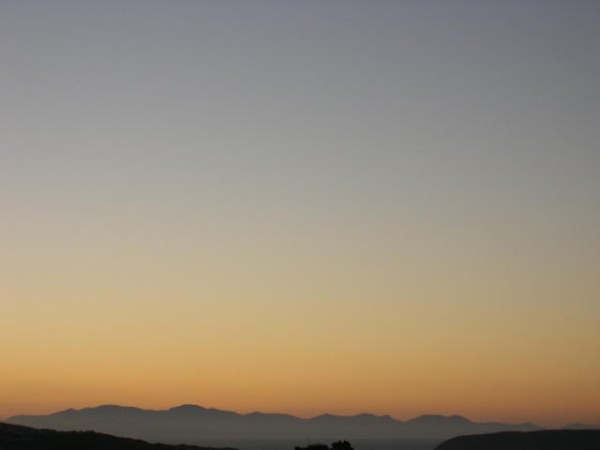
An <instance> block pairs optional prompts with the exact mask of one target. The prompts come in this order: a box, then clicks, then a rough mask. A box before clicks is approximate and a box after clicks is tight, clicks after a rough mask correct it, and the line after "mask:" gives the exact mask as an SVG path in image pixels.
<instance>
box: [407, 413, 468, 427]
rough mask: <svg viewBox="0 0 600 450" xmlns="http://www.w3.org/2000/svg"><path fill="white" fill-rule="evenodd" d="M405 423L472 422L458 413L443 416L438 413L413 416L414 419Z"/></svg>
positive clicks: (450, 423)
mask: <svg viewBox="0 0 600 450" xmlns="http://www.w3.org/2000/svg"><path fill="white" fill-rule="evenodd" d="M405 423H421V424H427V425H434V424H435V425H442V424H448V425H461V424H464V425H469V424H471V423H473V422H471V421H470V420H469V419H467V418H466V417H463V416H459V415H453V416H443V415H440V414H424V415H422V416H419V417H415V418H414V419H410V420H408V421H406V422H405Z"/></svg>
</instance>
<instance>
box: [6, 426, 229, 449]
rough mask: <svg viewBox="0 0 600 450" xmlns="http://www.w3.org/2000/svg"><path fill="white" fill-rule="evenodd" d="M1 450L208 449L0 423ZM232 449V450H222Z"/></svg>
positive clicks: (91, 432)
mask: <svg viewBox="0 0 600 450" xmlns="http://www.w3.org/2000/svg"><path fill="white" fill-rule="evenodd" d="M0 449H1V450H84V449H85V450H209V449H207V448H206V447H198V446H194V445H166V444H150V443H148V442H145V441H142V440H138V439H128V438H120V437H116V436H110V435H108V434H101V433H95V432H93V431H55V430H37V429H35V428H29V427H24V426H22V425H11V424H6V423H0ZM221 450H234V449H221Z"/></svg>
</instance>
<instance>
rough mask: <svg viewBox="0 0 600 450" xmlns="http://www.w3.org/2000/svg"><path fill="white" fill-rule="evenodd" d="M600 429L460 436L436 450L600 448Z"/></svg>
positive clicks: (580, 449)
mask: <svg viewBox="0 0 600 450" xmlns="http://www.w3.org/2000/svg"><path fill="white" fill-rule="evenodd" d="M598 449H600V430H543V431H531V432H511V431H509V432H502V433H493V434H482V435H473V436H459V437H455V438H453V439H450V440H448V441H445V442H442V443H441V444H440V445H438V446H437V447H436V450H598Z"/></svg>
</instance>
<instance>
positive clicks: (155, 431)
mask: <svg viewBox="0 0 600 450" xmlns="http://www.w3.org/2000/svg"><path fill="white" fill-rule="evenodd" d="M7 421H8V422H10V423H15V424H21V425H28V426H33V427H37V428H51V429H57V430H94V431H98V432H103V433H109V434H114V435H118V436H127V437H135V438H140V439H146V440H149V441H155V442H156V441H160V442H188V443H210V442H215V441H219V440H221V441H224V442H225V441H230V442H231V441H234V440H243V439H306V438H312V439H320V440H330V441H333V440H336V439H432V440H438V441H442V440H444V439H448V438H450V437H454V436H460V435H465V434H481V433H493V432H498V431H506V430H520V431H529V430H536V429H539V427H537V426H536V425H533V424H503V423H476V422H472V421H470V420H469V419H466V418H464V417H461V416H437V415H428V416H421V417H417V418H415V419H411V420H408V421H405V422H401V421H398V420H395V419H393V418H392V417H390V416H375V415H372V414H359V415H355V416H336V415H331V414H323V415H321V416H317V417H313V418H310V419H301V418H298V417H294V416H291V415H287V414H264V413H258V412H256V413H251V414H238V413H235V412H232V411H221V410H218V409H212V408H211V409H208V408H203V407H201V406H195V405H183V406H178V407H175V408H171V409H168V410H161V411H155V410H144V409H139V408H133V407H123V406H114V405H105V406H99V407H95V408H84V409H80V410H74V409H68V410H66V411H61V412H58V413H54V414H50V415H47V416H15V417H12V418H10V419H8V420H7ZM211 445H212V444H211Z"/></svg>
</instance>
